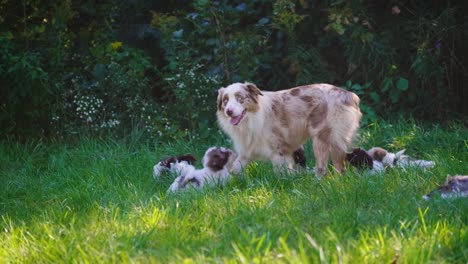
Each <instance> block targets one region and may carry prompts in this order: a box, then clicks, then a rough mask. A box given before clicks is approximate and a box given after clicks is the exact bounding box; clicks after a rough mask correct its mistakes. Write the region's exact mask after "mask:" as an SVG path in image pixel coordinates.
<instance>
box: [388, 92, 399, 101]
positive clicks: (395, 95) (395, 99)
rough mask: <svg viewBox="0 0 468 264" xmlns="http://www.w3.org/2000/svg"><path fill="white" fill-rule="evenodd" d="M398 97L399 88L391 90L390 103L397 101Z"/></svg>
mask: <svg viewBox="0 0 468 264" xmlns="http://www.w3.org/2000/svg"><path fill="white" fill-rule="evenodd" d="M399 97H400V90H393V92H392V93H391V94H390V100H391V101H392V103H396V102H398V98H399Z"/></svg>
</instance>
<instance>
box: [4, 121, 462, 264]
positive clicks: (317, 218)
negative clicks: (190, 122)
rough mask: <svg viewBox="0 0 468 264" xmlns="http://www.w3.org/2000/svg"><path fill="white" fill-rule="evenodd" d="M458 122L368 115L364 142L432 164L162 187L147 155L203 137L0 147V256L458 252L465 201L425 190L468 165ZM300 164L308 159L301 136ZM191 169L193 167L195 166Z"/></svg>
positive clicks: (456, 257)
mask: <svg viewBox="0 0 468 264" xmlns="http://www.w3.org/2000/svg"><path fill="white" fill-rule="evenodd" d="M467 139H468V131H467V128H466V127H465V125H464V124H453V125H449V126H444V127H441V126H436V125H430V126H428V125H420V124H417V123H416V122H414V121H409V122H403V121H400V122H395V123H392V124H385V123H380V124H372V125H370V126H368V127H365V128H363V129H362V130H361V133H360V137H359V139H358V142H359V145H360V146H363V147H365V148H369V147H371V146H375V145H378V146H382V147H386V148H388V149H390V150H394V151H395V150H399V149H401V148H406V149H407V153H408V154H410V155H413V156H417V157H420V158H425V159H430V160H434V161H435V162H436V163H437V166H436V167H435V168H433V169H430V170H420V169H407V170H401V169H394V170H390V171H388V172H387V173H386V174H385V175H383V176H376V175H374V176H371V175H368V174H366V173H364V172H360V171H355V170H352V169H350V170H348V172H347V173H346V174H345V175H344V176H340V175H331V176H329V177H325V178H321V179H318V178H316V177H315V176H314V175H313V174H312V173H310V172H304V173H299V174H297V175H278V174H275V173H274V172H273V170H272V168H271V166H270V165H268V164H263V163H254V164H252V165H251V166H249V167H248V168H247V170H246V172H245V175H244V176H243V177H242V178H234V179H233V180H232V181H231V182H230V183H229V184H228V185H227V186H225V187H223V188H221V187H219V188H213V189H205V190H202V191H187V192H183V193H177V194H167V193H166V190H167V188H168V187H169V185H170V183H171V182H172V180H173V178H174V176H173V175H165V176H164V177H162V179H161V180H159V181H155V180H153V178H152V175H151V173H152V166H153V165H154V164H155V163H156V162H157V161H158V160H159V159H161V158H163V157H165V156H169V155H173V154H180V153H187V152H192V153H195V154H196V155H197V156H198V157H201V155H202V154H203V153H204V151H205V149H206V148H207V147H208V146H210V145H215V144H216V145H226V146H227V141H226V140H225V139H224V138H222V137H220V136H216V137H215V138H214V139H213V140H212V141H211V142H194V141H189V142H183V141H178V142H157V143H154V144H147V143H139V142H141V140H139V138H138V136H136V137H134V138H130V139H127V140H110V139H107V140H94V139H85V138H84V139H81V140H79V141H78V142H75V143H70V144H45V143H41V142H33V143H29V144H18V143H16V142H12V141H4V142H2V143H1V144H0V155H1V159H0V173H1V174H0V181H1V184H0V214H1V218H0V262H2V263H61V262H88V263H100V262H105V263H127V262H135V263H148V262H153V263H168V262H169V263H213V262H226V263H239V262H240V263H466V262H467V261H468V247H467V245H468V228H467V223H468V202H467V200H466V198H464V199H463V198H462V199H453V200H443V199H434V200H431V201H425V200H423V199H422V195H423V194H425V193H427V192H428V191H430V190H431V189H432V188H434V187H435V186H436V185H437V184H440V183H441V182H443V181H444V179H445V177H446V175H447V174H451V175H452V174H468V167H467V166H466V162H467V160H468V141H467ZM306 149H307V150H308V153H307V154H308V157H309V160H308V165H309V166H311V167H312V166H313V164H314V161H313V159H312V158H311V152H310V144H309V145H307V147H306ZM197 165H198V166H200V164H197Z"/></svg>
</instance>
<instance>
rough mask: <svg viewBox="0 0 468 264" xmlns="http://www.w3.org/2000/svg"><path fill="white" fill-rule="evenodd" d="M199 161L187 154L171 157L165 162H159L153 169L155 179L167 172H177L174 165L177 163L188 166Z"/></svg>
mask: <svg viewBox="0 0 468 264" xmlns="http://www.w3.org/2000/svg"><path fill="white" fill-rule="evenodd" d="M195 161H197V159H196V158H195V157H194V156H193V155H192V154H185V155H179V156H173V157H169V158H167V159H165V160H162V161H160V162H158V164H156V165H154V167H153V178H154V179H155V180H157V179H159V178H160V177H161V174H162V173H163V172H165V171H167V172H175V170H174V165H175V164H177V163H184V164H187V165H193V164H194V163H195Z"/></svg>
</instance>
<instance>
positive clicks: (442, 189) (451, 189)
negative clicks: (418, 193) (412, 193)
mask: <svg viewBox="0 0 468 264" xmlns="http://www.w3.org/2000/svg"><path fill="white" fill-rule="evenodd" d="M436 193H440V196H441V197H442V198H456V197H468V176H461V175H456V176H451V177H447V180H446V181H445V183H444V185H441V186H439V187H437V188H436V189H434V190H433V191H431V192H430V193H428V194H426V195H424V196H423V198H424V200H429V199H431V197H432V196H434V194H436Z"/></svg>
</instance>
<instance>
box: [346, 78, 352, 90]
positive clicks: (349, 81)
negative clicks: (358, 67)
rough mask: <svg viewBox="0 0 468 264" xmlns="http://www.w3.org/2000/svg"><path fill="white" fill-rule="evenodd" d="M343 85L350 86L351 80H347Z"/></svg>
mask: <svg viewBox="0 0 468 264" xmlns="http://www.w3.org/2000/svg"><path fill="white" fill-rule="evenodd" d="M345 85H346V87H348V88H351V86H352V85H353V82H351V80H347V81H346V84H345Z"/></svg>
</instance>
